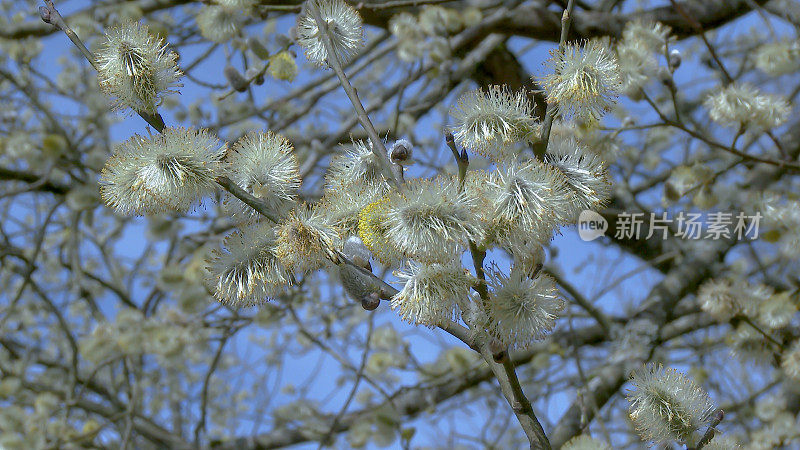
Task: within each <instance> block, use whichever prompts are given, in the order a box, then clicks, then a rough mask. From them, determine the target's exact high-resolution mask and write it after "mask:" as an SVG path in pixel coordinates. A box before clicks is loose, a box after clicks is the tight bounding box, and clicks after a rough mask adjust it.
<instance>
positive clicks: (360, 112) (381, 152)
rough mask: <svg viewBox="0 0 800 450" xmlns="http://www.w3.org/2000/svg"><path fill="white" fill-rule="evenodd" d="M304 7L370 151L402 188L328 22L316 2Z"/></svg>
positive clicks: (400, 188) (310, 2) (398, 187)
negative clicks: (341, 56) (337, 47)
mask: <svg viewBox="0 0 800 450" xmlns="http://www.w3.org/2000/svg"><path fill="white" fill-rule="evenodd" d="M306 7H307V8H308V10H309V13H310V14H311V16H312V17H313V18H314V21H315V22H316V23H317V28H319V30H320V31H321V33H320V38H321V39H322V44H323V45H324V46H325V51H326V52H327V53H328V65H329V66H330V67H331V69H333V71H334V73H336V76H337V77H338V78H339V82H340V83H341V84H342V88H343V89H344V92H345V93H346V94H347V98H349V99H350V103H352V104H353V108H354V109H355V110H356V117H358V122H359V123H360V124H361V126H362V127H364V130H366V131H367V135H368V136H369V140H370V142H372V152H373V153H374V154H375V156H377V157H378V161H379V163H380V165H381V169H382V170H383V172H384V173H385V174H386V177H387V178H388V179H389V180H391V182H392V183H393V184H394V185H395V187H396V188H397V189H398V190H402V189H403V182H402V181H401V180H400V179H399V178H398V176H397V174H396V173H395V172H394V170H392V163H391V161H389V152H388V151H387V150H386V146H385V145H383V141H382V140H381V138H380V136H378V132H377V131H376V130H375V127H374V126H373V125H372V121H371V120H370V118H369V115H367V111H366V110H365V109H364V105H363V104H362V103H361V99H359V98H358V92H356V90H355V88H354V87H353V85H351V84H350V80H348V78H347V74H345V73H344V69H342V64H341V62H340V61H339V57H338V56H337V55H336V52H335V51H334V47H333V42H332V41H331V35H330V30H329V29H328V24H327V23H326V22H325V20H323V19H322V15H321V14H320V12H319V8H318V6H317V4H316V2H314V1H309V2H308V4H307V5H306Z"/></svg>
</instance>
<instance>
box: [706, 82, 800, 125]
mask: <svg viewBox="0 0 800 450" xmlns="http://www.w3.org/2000/svg"><path fill="white" fill-rule="evenodd" d="M704 105H705V107H706V108H707V109H708V113H709V115H710V116H711V119H712V120H714V121H715V122H717V123H719V124H720V125H725V126H734V127H738V126H744V127H747V128H749V129H754V130H770V129H772V128H775V127H778V126H780V125H782V124H783V123H785V122H786V120H787V119H788V116H789V112H790V108H789V104H788V102H787V101H786V99H784V98H783V97H781V96H778V95H769V94H762V93H761V92H760V91H759V90H758V89H756V88H755V87H754V86H751V85H749V84H738V83H734V84H730V85H728V86H726V87H723V88H721V89H718V90H717V91H716V92H715V93H713V94H711V95H709V96H708V97H707V98H706V100H705V102H704Z"/></svg>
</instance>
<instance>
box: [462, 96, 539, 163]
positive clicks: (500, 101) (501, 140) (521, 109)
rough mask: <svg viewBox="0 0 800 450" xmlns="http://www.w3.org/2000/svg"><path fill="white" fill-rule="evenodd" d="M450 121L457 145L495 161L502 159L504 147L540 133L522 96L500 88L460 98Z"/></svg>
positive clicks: (505, 148) (525, 99) (529, 104)
mask: <svg viewBox="0 0 800 450" xmlns="http://www.w3.org/2000/svg"><path fill="white" fill-rule="evenodd" d="M450 117H452V119H453V125H452V127H451V129H452V131H453V135H454V137H455V139H456V143H457V144H458V145H460V146H462V147H466V148H467V149H469V150H472V151H474V152H476V153H478V154H480V155H482V156H486V157H490V158H493V159H494V160H502V159H505V155H504V153H505V151H506V150H507V147H509V146H511V145H513V144H516V143H518V142H522V141H527V140H532V139H535V138H536V137H537V134H538V133H537V132H538V130H539V126H538V125H539V124H538V123H537V122H536V119H534V117H533V107H532V106H531V103H530V101H529V100H528V98H527V97H526V95H525V93H524V92H516V93H514V92H511V91H510V90H508V88H506V87H501V86H490V87H489V88H488V89H487V90H486V91H484V90H480V89H478V90H474V91H470V92H467V93H466V94H464V95H462V96H461V97H460V98H459V99H458V102H457V103H456V105H455V106H454V107H453V108H452V109H451V110H450Z"/></svg>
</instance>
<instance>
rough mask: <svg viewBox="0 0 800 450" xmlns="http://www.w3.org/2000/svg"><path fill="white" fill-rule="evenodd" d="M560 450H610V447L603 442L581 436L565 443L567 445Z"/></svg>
mask: <svg viewBox="0 0 800 450" xmlns="http://www.w3.org/2000/svg"><path fill="white" fill-rule="evenodd" d="M561 450H611V446H610V445H608V444H606V443H605V442H602V441H600V440H597V439H594V438H592V437H590V436H587V435H585V434H582V435H580V436H576V437H574V438H572V439H570V440H569V441H567V443H566V444H564V446H563V447H561Z"/></svg>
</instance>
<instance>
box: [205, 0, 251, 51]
mask: <svg viewBox="0 0 800 450" xmlns="http://www.w3.org/2000/svg"><path fill="white" fill-rule="evenodd" d="M254 4H255V2H254V1H253V0H217V1H215V2H214V4H211V5H204V6H203V7H202V8H201V9H200V12H199V13H198V14H197V17H196V18H195V20H196V21H197V27H198V28H199V29H200V34H202V35H203V37H205V38H206V39H208V40H210V41H213V42H217V43H220V44H221V43H225V42H227V41H229V40H230V39H231V38H233V37H235V36H236V35H237V34H239V30H240V29H241V27H242V25H243V19H244V18H245V17H246V16H247V14H248V13H249V12H250V10H251V9H252V7H253V6H254Z"/></svg>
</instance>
